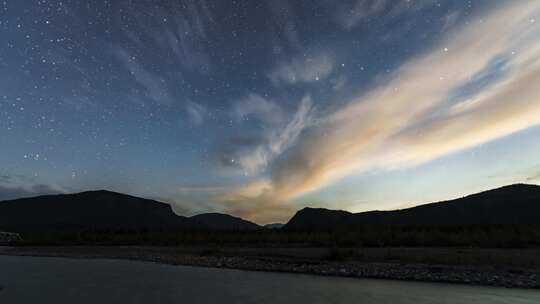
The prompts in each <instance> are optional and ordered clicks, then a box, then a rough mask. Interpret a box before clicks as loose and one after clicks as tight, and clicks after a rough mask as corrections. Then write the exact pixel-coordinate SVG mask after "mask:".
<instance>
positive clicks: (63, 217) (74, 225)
mask: <svg viewBox="0 0 540 304" xmlns="http://www.w3.org/2000/svg"><path fill="white" fill-rule="evenodd" d="M259 228H260V226H258V225H257V224H254V223H251V222H248V221H245V220H243V219H240V218H236V217H233V216H229V215H225V214H217V213H211V214H201V215H197V216H193V217H185V216H179V215H176V214H175V213H174V212H173V211H172V209H171V207H170V205H168V204H165V203H161V202H158V201H154V200H149V199H144V198H139V197H134V196H130V195H126V194H121V193H116V192H111V191H105V190H99V191H87V192H81V193H75V194H60V195H44V196H37V197H31V198H22V199H16V200H10V201H3V202H0V231H2V230H3V231H12V232H19V233H25V232H30V233H36V232H37V233H48V232H77V231H89V230H90V231H92V230H114V231H181V230H207V229H211V230H253V229H259Z"/></svg>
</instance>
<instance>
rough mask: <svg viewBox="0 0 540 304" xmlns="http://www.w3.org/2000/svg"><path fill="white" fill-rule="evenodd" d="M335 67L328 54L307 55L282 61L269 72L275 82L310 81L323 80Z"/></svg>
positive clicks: (290, 83)
mask: <svg viewBox="0 0 540 304" xmlns="http://www.w3.org/2000/svg"><path fill="white" fill-rule="evenodd" d="M333 69H334V60H333V59H332V58H331V57H330V56H328V55H326V54H320V55H317V56H305V57H302V58H295V59H293V60H291V61H290V62H285V63H281V64H279V65H278V67H277V68H275V69H274V70H272V71H271V72H270V73H269V74H268V78H269V79H270V80H271V81H272V82H273V83H274V84H276V85H277V84H289V85H292V84H297V83H310V82H315V81H319V80H323V79H325V78H326V77H328V76H329V75H330V74H331V73H332V71H333Z"/></svg>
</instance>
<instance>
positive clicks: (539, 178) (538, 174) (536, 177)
mask: <svg viewBox="0 0 540 304" xmlns="http://www.w3.org/2000/svg"><path fill="white" fill-rule="evenodd" d="M526 181H528V182H534V181H540V172H536V174H533V175H531V176H528V177H527V178H526Z"/></svg>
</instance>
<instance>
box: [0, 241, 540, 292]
mask: <svg viewBox="0 0 540 304" xmlns="http://www.w3.org/2000/svg"><path fill="white" fill-rule="evenodd" d="M0 255H18V256H48V257H67V258H109V259H129V260H137V261H147V262H155V263H163V264H170V265H184V266H197V267H212V268H228V269H240V270H249V271H267V272H287V273H301V274H312V275H324V276H340V277H354V278H374V279H391V280H409V281H422V282H444V283H459V284H470V285H484V286H498V287H507V288H535V289H538V288H540V271H537V270H527V269H501V268H495V267H475V266H455V265H434V264H417V263H415V264H410V263H406V264H404V263H378V262H377V263H374V262H363V261H354V260H352V261H324V260H313V259H297V258H291V257H253V256H247V257H242V256H219V255H191V254H175V253H173V252H171V251H163V252H160V251H159V250H148V251H145V250H133V251H129V252H127V251H125V250H119V251H118V252H116V253H115V252H114V250H111V251H107V252H92V250H86V251H85V250H74V251H62V250H51V249H50V248H48V249H43V250H40V249H36V248H32V249H24V248H22V249H21V248H16V247H10V248H9V249H6V248H4V249H3V250H0Z"/></svg>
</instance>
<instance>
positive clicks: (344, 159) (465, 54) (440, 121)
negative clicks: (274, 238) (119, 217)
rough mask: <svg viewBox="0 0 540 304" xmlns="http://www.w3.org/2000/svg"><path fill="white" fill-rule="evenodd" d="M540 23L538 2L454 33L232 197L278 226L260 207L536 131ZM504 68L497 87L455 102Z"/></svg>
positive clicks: (312, 131)
mask: <svg viewBox="0 0 540 304" xmlns="http://www.w3.org/2000/svg"><path fill="white" fill-rule="evenodd" d="M538 13H540V4H539V3H537V2H535V1H525V2H519V3H511V4H507V5H504V6H499V7H498V8H496V9H493V10H492V11H491V12H490V13H488V14H486V15H485V16H481V18H479V19H477V20H476V21H473V22H471V23H470V24H468V25H464V26H462V27H460V28H457V29H456V30H455V31H454V32H452V33H449V34H448V35H447V36H446V37H444V39H442V40H441V41H440V42H439V43H437V44H436V45H435V46H434V47H433V48H432V49H431V50H429V51H426V52H424V53H423V54H422V55H419V56H417V57H416V58H414V59H411V60H410V61H408V62H406V63H405V64H403V65H402V66H401V67H400V68H399V69H397V70H396V71H395V73H393V74H392V75H391V76H390V77H389V78H388V79H387V80H386V81H385V82H384V83H382V84H381V85H379V86H378V87H375V88H374V89H372V90H371V91H368V92H366V93H364V94H361V95H360V96H358V97H356V98H354V99H352V100H351V101H350V102H349V103H348V104H347V105H346V106H344V107H343V108H341V109H339V110H337V111H336V112H334V113H332V114H330V115H326V116H324V117H320V118H319V119H318V120H317V122H318V123H317V124H316V125H311V126H310V127H309V128H308V129H306V130H305V131H304V132H302V134H301V135H300V136H299V137H298V138H297V140H296V141H295V144H294V145H292V146H291V147H290V148H289V149H288V150H287V152H286V153H284V154H283V155H281V156H280V157H279V158H276V159H274V161H273V162H272V163H270V164H269V167H270V170H269V171H270V174H269V175H268V176H263V177H261V178H260V179H259V180H257V181H255V182H253V183H252V184H250V185H247V186H245V187H242V188H238V189H235V190H233V191H231V193H230V197H231V198H234V197H236V198H242V199H237V201H238V202H239V203H238V206H242V208H247V210H244V211H242V212H244V213H250V211H249V210H252V211H253V210H257V212H258V213H257V214H258V215H257V217H259V218H263V217H264V218H267V219H271V220H279V218H271V215H268V216H267V215H266V212H270V211H269V210H268V209H269V208H263V209H262V210H261V207H260V206H269V205H272V206H285V204H284V203H285V202H287V201H289V200H291V199H293V198H295V197H298V196H300V195H302V194H305V193H307V192H310V191H313V190H316V189H320V188H321V187H324V186H326V185H329V184H331V183H333V182H335V181H336V180H338V179H340V178H342V177H344V176H346V175H349V174H352V173H362V172H365V171H366V170H370V169H374V168H379V169H395V168H403V167H408V166H415V165H418V164H422V163H425V162H427V161H430V160H433V159H435V158H439V157H442V156H445V155H448V154H450V153H454V152H457V151H460V150H464V149H467V148H471V147H474V146H477V145H480V144H483V143H486V142H488V141H491V140H494V139H497V138H501V137H503V136H506V135H509V134H511V133H514V132H517V131H520V130H523V129H526V128H528V127H531V126H533V125H536V124H539V123H540V90H538V85H537V84H538V83H540V39H539V38H540V28H538V27H537V26H535V25H534V24H533V22H531V20H533V16H535V15H538ZM501 20H504V22H501ZM500 60H503V61H504V66H505V68H504V70H503V71H502V72H501V75H499V77H495V78H494V79H492V80H491V81H490V82H489V83H487V84H484V85H482V86H480V87H478V89H477V90H476V91H475V90H472V91H469V92H468V94H465V95H462V96H461V98H457V99H456V96H460V94H456V92H459V91H460V90H465V89H467V90H470V88H469V87H470V85H471V82H472V81H474V79H478V75H482V74H483V73H486V71H489V70H490V69H491V68H492V67H493V63H494V62H496V61H500ZM246 189H248V190H250V191H246ZM227 202H228V203H229V204H231V202H234V199H229V200H228V201H227ZM246 202H251V204H247V203H246ZM253 202H257V203H253ZM259 202H260V204H259Z"/></svg>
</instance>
